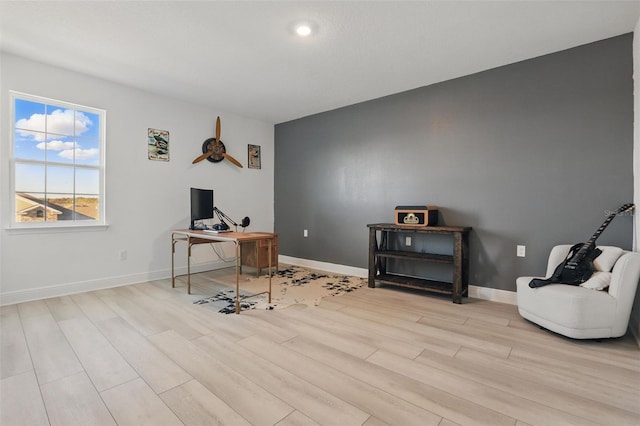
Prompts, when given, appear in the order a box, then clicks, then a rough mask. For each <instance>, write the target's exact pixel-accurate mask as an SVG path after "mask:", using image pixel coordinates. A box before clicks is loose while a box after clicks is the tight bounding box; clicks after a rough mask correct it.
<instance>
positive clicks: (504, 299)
mask: <svg viewBox="0 0 640 426" xmlns="http://www.w3.org/2000/svg"><path fill="white" fill-rule="evenodd" d="M278 261H279V263H284V264H287V265H296V266H302V267H305V268H311V269H318V270H321V271H327V272H333V273H336V274H345V275H353V276H355V277H361V278H366V277H367V276H368V275H369V271H368V270H367V269H365V268H356V267H353V266H346V265H340V264H336V263H328V262H319V261H316V260H309V259H301V258H297V257H291V256H283V255H280V256H278ZM227 267H229V264H227V263H224V262H222V261H217V262H208V263H201V264H198V265H192V266H191V272H192V273H198V272H204V271H210V270H213V269H221V268H227ZM175 273H176V275H185V274H186V273H187V267H186V266H180V267H177V268H176V271H175ZM170 277H171V270H170V269H165V270H160V271H151V272H143V273H139V274H131V275H121V276H116V277H107V278H102V279H97V280H90V281H79V282H75V283H65V284H59V285H52V286H47V287H39V288H33V289H27V290H17V291H8V292H2V293H0V306H3V305H12V304H14V303H22V302H29V301H32V300H40V299H47V298H50V297H60V296H67V295H69V294H75V293H82V292H84V291H93V290H102V289H105V288H113V287H120V286H123V285H129V284H136V283H140V282H146V281H154V280H161V279H165V278H170ZM469 297H473V298H476V299H483V300H490V301H493V302H501V303H509V304H511V305H515V304H517V303H516V293H515V292H513V291H507V290H499V289H495V288H489V287H480V286H475V285H470V286H469Z"/></svg>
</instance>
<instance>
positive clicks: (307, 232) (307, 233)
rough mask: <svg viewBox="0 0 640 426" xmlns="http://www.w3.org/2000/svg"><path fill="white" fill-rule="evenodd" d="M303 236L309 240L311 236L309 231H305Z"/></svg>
mask: <svg viewBox="0 0 640 426" xmlns="http://www.w3.org/2000/svg"><path fill="white" fill-rule="evenodd" d="M302 235H303V236H304V237H305V238H307V237H308V236H309V230H308V229H305V230H304V232H303V233H302Z"/></svg>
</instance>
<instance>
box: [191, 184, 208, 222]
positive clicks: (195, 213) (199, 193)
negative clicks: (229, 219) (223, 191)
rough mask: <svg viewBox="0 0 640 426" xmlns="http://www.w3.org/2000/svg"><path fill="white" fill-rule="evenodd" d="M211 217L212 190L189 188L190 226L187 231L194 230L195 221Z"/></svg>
mask: <svg viewBox="0 0 640 426" xmlns="http://www.w3.org/2000/svg"><path fill="white" fill-rule="evenodd" d="M213 217H214V215H213V189H200V188H191V225H190V227H189V229H196V227H197V225H196V221H199V220H200V221H201V220H204V219H212V218H213Z"/></svg>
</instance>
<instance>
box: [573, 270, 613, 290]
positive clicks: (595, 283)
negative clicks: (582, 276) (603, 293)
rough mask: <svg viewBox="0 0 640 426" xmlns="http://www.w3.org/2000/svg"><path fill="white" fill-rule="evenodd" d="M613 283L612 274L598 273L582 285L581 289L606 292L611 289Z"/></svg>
mask: <svg viewBox="0 0 640 426" xmlns="http://www.w3.org/2000/svg"><path fill="white" fill-rule="evenodd" d="M610 283H611V272H600V271H596V272H594V273H593V275H591V278H589V279H588V280H586V281H585V282H583V283H582V284H580V287H584V288H588V289H591V290H605V289H607V288H609V284H610Z"/></svg>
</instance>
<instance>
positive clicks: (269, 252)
mask: <svg viewBox="0 0 640 426" xmlns="http://www.w3.org/2000/svg"><path fill="white" fill-rule="evenodd" d="M271 241H272V240H271V238H269V250H268V254H269V303H271ZM257 245H258V243H256V246H257ZM258 274H260V270H259V269H258Z"/></svg>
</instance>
